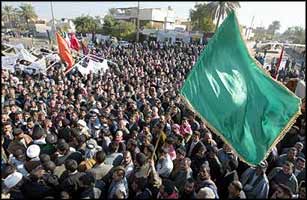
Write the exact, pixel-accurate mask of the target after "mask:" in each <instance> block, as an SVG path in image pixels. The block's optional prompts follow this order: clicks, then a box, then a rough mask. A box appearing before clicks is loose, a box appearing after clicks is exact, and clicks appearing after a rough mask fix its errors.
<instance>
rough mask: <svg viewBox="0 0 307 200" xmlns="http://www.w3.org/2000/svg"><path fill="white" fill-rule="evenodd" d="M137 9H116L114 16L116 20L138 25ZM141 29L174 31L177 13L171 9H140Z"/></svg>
mask: <svg viewBox="0 0 307 200" xmlns="http://www.w3.org/2000/svg"><path fill="white" fill-rule="evenodd" d="M137 11H138V8H137V7H129V8H116V9H115V13H114V14H113V16H114V18H115V19H116V20H125V21H131V22H134V23H136V21H137ZM139 16H140V18H139V19H140V27H142V26H145V25H146V26H150V27H151V28H153V29H156V30H157V29H159V30H161V29H166V30H168V29H169V30H171V29H174V28H173V25H174V24H175V11H174V10H173V9H172V8H171V7H168V8H142V9H140V13H139Z"/></svg>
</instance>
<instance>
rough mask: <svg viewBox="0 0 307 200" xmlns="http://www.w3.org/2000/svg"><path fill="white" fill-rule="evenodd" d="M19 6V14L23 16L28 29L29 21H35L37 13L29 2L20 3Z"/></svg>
mask: <svg viewBox="0 0 307 200" xmlns="http://www.w3.org/2000/svg"><path fill="white" fill-rule="evenodd" d="M19 8H20V15H21V16H23V18H24V20H25V22H26V24H27V28H28V30H29V29H30V27H29V23H30V22H31V21H35V20H36V19H37V14H36V12H35V10H34V7H33V6H32V5H31V4H22V5H20V6H19Z"/></svg>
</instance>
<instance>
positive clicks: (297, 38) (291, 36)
mask: <svg viewBox="0 0 307 200" xmlns="http://www.w3.org/2000/svg"><path fill="white" fill-rule="evenodd" d="M305 38H306V36H305V29H304V28H302V27H300V26H294V27H289V28H288V29H287V30H286V31H285V32H284V33H283V34H282V35H281V39H283V40H290V41H291V42H293V43H295V44H305V40H306V39H305Z"/></svg>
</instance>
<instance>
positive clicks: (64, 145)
mask: <svg viewBox="0 0 307 200" xmlns="http://www.w3.org/2000/svg"><path fill="white" fill-rule="evenodd" d="M57 148H58V150H60V151H67V150H68V149H69V144H67V143H66V142H63V143H62V142H61V143H59V144H58V145H57Z"/></svg>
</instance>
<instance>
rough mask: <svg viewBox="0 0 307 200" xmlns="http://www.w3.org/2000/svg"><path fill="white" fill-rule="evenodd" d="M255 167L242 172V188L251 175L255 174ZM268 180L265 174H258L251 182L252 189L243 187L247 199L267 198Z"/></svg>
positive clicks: (250, 178)
mask: <svg viewBox="0 0 307 200" xmlns="http://www.w3.org/2000/svg"><path fill="white" fill-rule="evenodd" d="M255 173H256V169H255V168H252V167H251V168H248V169H247V170H245V172H244V173H243V174H242V176H241V177H242V178H241V183H242V186H243V188H244V186H245V185H247V184H248V182H249V181H250V180H252V177H253V176H254V175H255ZM269 187H270V186H269V181H268V178H267V176H266V174H263V175H262V176H259V177H258V178H257V179H256V181H255V182H254V184H253V187H252V189H244V192H245V194H246V196H247V198H249V199H267V198H268V195H269Z"/></svg>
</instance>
